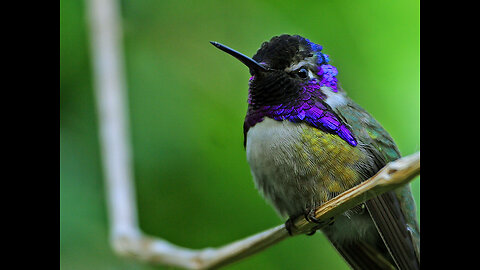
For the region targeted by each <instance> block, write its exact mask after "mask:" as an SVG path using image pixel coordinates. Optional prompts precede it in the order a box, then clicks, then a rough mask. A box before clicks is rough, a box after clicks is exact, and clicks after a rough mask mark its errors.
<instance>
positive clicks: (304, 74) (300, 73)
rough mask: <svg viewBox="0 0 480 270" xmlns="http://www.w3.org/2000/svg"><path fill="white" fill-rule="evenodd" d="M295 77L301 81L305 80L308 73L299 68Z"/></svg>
mask: <svg viewBox="0 0 480 270" xmlns="http://www.w3.org/2000/svg"><path fill="white" fill-rule="evenodd" d="M297 75H298V77H300V78H302V79H305V78H307V76H308V71H307V70H306V69H305V68H301V69H300V70H299V71H298V72H297Z"/></svg>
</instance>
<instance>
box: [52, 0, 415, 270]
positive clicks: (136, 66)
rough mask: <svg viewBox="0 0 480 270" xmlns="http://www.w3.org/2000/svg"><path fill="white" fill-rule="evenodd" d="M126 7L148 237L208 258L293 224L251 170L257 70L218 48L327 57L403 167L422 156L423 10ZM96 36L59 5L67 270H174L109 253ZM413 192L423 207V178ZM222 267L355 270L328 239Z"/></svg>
mask: <svg viewBox="0 0 480 270" xmlns="http://www.w3.org/2000/svg"><path fill="white" fill-rule="evenodd" d="M120 5H121V12H122V23H123V30H124V40H123V42H124V44H123V46H124V50H125V51H124V54H125V62H126V81H127V83H128V106H129V113H130V114H129V117H130V120H129V121H130V126H131V130H130V135H131V139H132V141H131V142H132V147H133V166H134V174H135V185H136V189H137V190H136V194H137V200H138V212H139V221H140V226H141V228H142V230H143V231H144V232H146V233H148V234H151V235H154V236H159V237H163V238H165V239H167V240H169V241H171V242H173V243H175V244H178V245H182V246H186V247H190V248H203V247H207V246H220V245H223V244H226V243H229V242H231V241H234V240H237V239H239V238H243V237H246V236H249V235H251V234H254V233H256V232H259V231H262V230H265V229H267V228H270V227H273V226H275V225H278V224H280V223H281V222H283V221H282V220H281V219H280V218H279V217H277V216H276V214H275V212H274V211H273V210H272V209H271V207H270V206H269V205H267V204H266V203H265V201H264V200H263V199H262V198H261V196H260V195H259V194H258V192H257V191H256V190H255V188H254V185H253V182H252V178H251V175H250V171H249V167H248V164H247V163H246V160H245V150H244V148H243V134H242V125H243V119H244V115H245V112H246V108H247V104H246V100H247V87H248V86H247V82H248V78H249V74H248V70H247V69H246V68H245V67H244V66H243V65H242V64H241V63H239V62H238V61H236V60H235V59H233V58H232V57H230V56H228V55H226V54H224V53H222V52H220V51H219V50H217V49H215V48H214V47H213V46H212V45H210V44H209V42H208V41H210V40H214V41H218V42H221V43H224V44H226V45H228V46H230V47H232V48H235V49H237V50H239V51H241V52H243V53H245V54H246V55H249V56H252V55H253V54H254V53H255V52H256V50H257V49H258V48H259V46H260V44H261V43H262V42H264V41H267V40H269V39H270V38H271V37H272V36H274V35H279V34H283V33H289V34H300V35H302V36H304V37H307V38H309V39H310V40H312V41H314V42H316V43H319V44H321V45H323V47H324V52H326V53H327V54H329V55H330V58H331V61H332V62H331V63H332V64H333V65H335V66H336V67H337V68H338V70H339V75H338V78H339V80H340V82H341V84H342V86H343V87H344V88H345V89H346V91H347V92H348V93H349V95H350V96H351V97H352V98H353V99H354V100H356V101H357V102H358V103H359V104H360V105H361V106H362V107H364V108H365V109H367V110H368V111H369V112H370V113H371V114H372V115H373V116H374V117H375V118H376V119H377V120H379V121H380V123H382V124H383V126H384V127H385V128H386V129H387V130H388V131H389V132H390V134H391V135H392V137H393V138H394V139H395V140H396V142H397V144H398V147H399V149H400V151H401V152H402V154H403V155H408V154H412V153H414V152H416V151H418V150H419V149H420V145H419V142H420V139H419V136H420V117H419V114H420V113H419V107H420V102H419V99H420V89H419V88H420V26H419V24H420V12H419V11H420V4H419V1H418V0H415V1H373V0H367V1H304V2H295V1H278V0H255V1H254V0H243V1H235V2H229V1H210V0H203V1H178V0H175V1H173V0H167V1H153V0H135V1H131V0H130V1H127V0H124V1H120ZM87 26H88V25H87V16H86V5H85V2H84V1H80V0H60V113H61V117H60V267H61V268H62V269H65V270H67V269H171V268H169V267H162V266H152V265H147V264H144V263H141V262H137V261H133V260H130V259H125V258H120V257H117V256H116V255H115V254H114V253H113V252H112V250H111V248H110V246H109V242H108V220H107V213H106V207H105V206H106V203H105V190H104V183H103V177H102V173H103V172H102V167H101V157H100V151H99V138H98V129H97V123H98V122H97V118H96V117H97V115H96V106H95V99H94V92H93V89H92V85H93V80H92V67H91V64H92V61H91V59H90V55H91V53H90V50H89V49H90V45H89V33H88V27H87ZM412 190H413V192H414V195H415V199H416V201H417V207H418V208H419V207H420V198H419V192H420V187H419V178H417V179H416V180H414V181H413V182H412ZM419 213H420V212H418V214H419ZM225 268H226V269H249V270H250V269H348V267H347V266H346V264H345V263H344V262H343V260H342V259H341V258H340V257H339V256H338V255H337V254H336V252H335V250H334V249H333V248H332V247H331V246H330V244H329V243H328V242H327V240H326V239H325V237H324V236H323V235H321V234H320V233H317V234H316V235H315V236H312V237H307V236H299V237H295V238H293V239H289V240H286V241H283V242H281V243H279V244H277V245H275V246H273V247H271V248H269V249H267V250H265V251H264V252H261V253H259V254H257V255H254V256H253V257H249V258H247V259H244V260H243V261H240V262H237V263H235V264H233V265H229V266H227V267H225Z"/></svg>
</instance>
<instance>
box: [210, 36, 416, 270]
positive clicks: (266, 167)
mask: <svg viewBox="0 0 480 270" xmlns="http://www.w3.org/2000/svg"><path fill="white" fill-rule="evenodd" d="M210 43H211V44H212V45H214V46H215V47H217V48H218V49H220V50H222V51H224V52H226V53H228V54H230V55H231V56H233V57H235V58H236V59H238V60H239V61H240V62H242V63H243V64H244V65H246V66H247V67H248V68H249V71H250V75H251V77H250V79H249V83H248V86H249V89H248V100H247V103H248V108H247V113H246V116H245V121H244V124H243V132H244V147H245V148H246V156H247V161H248V164H249V165H250V169H251V173H252V176H253V180H254V183H255V186H256V188H257V189H258V190H259V192H260V193H261V194H262V195H263V197H264V198H265V199H266V200H267V201H268V202H269V203H270V204H271V205H272V206H273V207H274V209H275V210H276V211H277V213H278V214H279V215H280V216H282V217H283V218H286V219H288V220H287V222H286V227H287V229H289V227H288V226H287V225H289V221H292V220H293V219H295V218H297V217H299V216H302V215H303V216H305V217H306V218H307V220H309V221H311V222H316V221H318V220H316V219H315V218H314V215H313V213H314V210H315V209H316V208H317V207H319V206H321V205H322V204H323V203H325V202H327V201H328V200H330V199H332V198H334V197H335V196H337V195H339V194H340V193H342V192H344V191H346V190H348V189H350V188H352V187H354V186H356V185H358V184H360V183H361V182H362V181H365V180H367V179H368V178H370V177H372V176H373V175H374V174H375V173H376V172H378V171H379V170H380V169H381V168H383V167H384V166H385V165H386V164H387V163H388V162H390V161H393V160H395V159H398V158H400V156H401V155H400V152H399V150H398V148H397V146H396V144H395V142H394V141H393V139H392V137H391V136H390V135H389V134H388V132H387V131H386V130H385V129H384V128H383V127H382V126H381V125H380V124H379V123H378V122H377V121H376V120H375V119H374V118H373V117H372V116H371V115H370V114H369V113H368V112H367V111H365V110H364V109H363V108H362V107H360V106H359V105H358V104H357V103H355V102H354V101H353V100H352V99H350V98H349V97H348V96H347V94H346V92H345V90H344V89H343V88H342V87H341V85H340V83H339V81H338V80H337V75H338V70H337V68H336V67H335V66H333V65H331V64H330V57H329V55H327V54H325V53H324V52H323V47H322V46H321V45H319V44H316V43H313V42H311V41H310V40H309V39H307V38H304V37H301V36H299V35H287V34H283V35H279V36H274V37H272V38H271V39H270V40H269V41H266V42H264V43H263V44H262V45H261V47H260V48H259V49H258V51H257V52H256V53H255V55H254V56H253V57H252V58H250V57H248V56H246V55H244V54H242V53H239V52H237V51H235V50H233V49H231V48H229V47H227V46H225V45H223V44H220V43H218V42H212V41H211V42H210ZM290 226H291V223H290ZM318 228H319V229H320V230H321V231H322V232H323V233H324V235H325V236H326V237H327V238H328V240H329V241H330V242H331V244H332V245H333V246H334V248H335V249H336V250H337V251H338V252H339V254H340V255H341V256H342V257H343V258H344V259H345V261H346V262H347V263H348V264H349V265H350V267H351V268H352V269H402V270H407V269H419V267H420V251H419V247H420V240H419V239H420V231H419V226H418V222H417V220H416V207H415V202H414V199H413V196H412V193H411V190H410V186H409V185H405V186H403V187H401V188H398V189H396V190H393V191H390V192H387V193H384V194H382V195H380V196H377V197H375V198H373V199H370V200H368V201H366V202H364V203H362V204H360V205H358V206H356V207H354V208H352V209H350V210H348V211H346V212H345V213H343V214H341V215H339V216H336V217H335V219H334V221H333V222H331V223H330V225H327V226H321V227H320V226H318ZM314 232H315V229H314V231H312V233H311V234H313V233H314Z"/></svg>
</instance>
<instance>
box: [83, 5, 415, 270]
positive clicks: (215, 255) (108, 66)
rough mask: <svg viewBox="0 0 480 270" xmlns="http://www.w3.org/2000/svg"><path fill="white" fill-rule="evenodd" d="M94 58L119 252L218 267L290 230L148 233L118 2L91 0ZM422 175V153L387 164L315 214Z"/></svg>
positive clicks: (302, 223) (303, 228)
mask: <svg viewBox="0 0 480 270" xmlns="http://www.w3.org/2000/svg"><path fill="white" fill-rule="evenodd" d="M87 2H88V6H89V16H90V33H91V44H92V46H91V47H92V59H93V62H94V72H95V73H94V75H95V76H94V78H95V93H96V96H97V107H98V117H99V126H100V127H99V128H100V140H101V142H100V144H101V147H102V149H101V150H102V157H103V167H104V173H105V181H106V188H107V197H108V200H107V201H108V204H107V207H108V213H109V221H110V237H111V242H112V246H113V248H114V250H115V251H116V252H117V253H118V254H119V255H121V256H126V257H132V258H135V259H138V260H141V261H145V262H149V263H156V264H163V265H171V266H177V267H182V268H186V269H207V268H214V267H220V266H223V265H226V264H229V263H232V262H235V261H238V260H240V259H242V258H245V257H247V256H250V255H252V254H255V253H257V252H259V251H261V250H263V249H265V248H267V247H269V246H272V245H274V244H276V243H278V242H279V241H282V240H283V239H285V238H287V237H288V236H289V234H288V233H287V231H286V230H285V226H284V225H283V224H282V225H279V226H277V227H275V228H272V229H269V230H266V231H264V232H261V233H258V234H255V235H253V236H250V237H247V238H245V239H242V240H238V241H236V242H233V243H230V244H228V245H225V246H223V247H219V248H205V249H201V250H192V249H188V248H184V247H180V246H176V245H174V244H172V243H169V242H168V241H166V240H164V239H161V238H156V237H152V236H148V235H145V234H143V233H142V232H141V230H140V229H139V227H138V220H137V212H136V209H137V208H136V201H135V196H134V194H135V192H134V185H133V176H132V171H133V168H132V163H131V151H130V143H129V136H128V132H127V131H128V120H127V119H128V118H127V116H128V114H127V111H128V110H127V107H126V104H127V103H126V100H125V92H126V83H125V81H124V80H123V78H125V76H124V74H123V57H122V56H123V55H122V50H121V42H120V41H121V27H120V26H121V25H120V23H119V14H118V6H117V2H116V1H115V0H89V1H87ZM419 173H420V153H419V152H417V153H416V154H413V155H411V156H408V157H404V158H401V159H399V160H397V161H394V162H392V163H389V164H388V165H387V166H386V167H385V168H383V169H382V170H381V171H379V172H378V173H377V174H376V175H375V176H374V177H372V178H370V179H369V180H367V181H365V182H363V183H362V184H360V185H358V186H356V187H354V188H352V189H350V190H347V191H346V192H344V193H342V194H340V195H339V196H337V197H336V198H334V199H332V200H330V201H328V202H326V203H325V204H323V205H322V206H321V207H320V208H318V209H317V210H316V212H315V215H316V217H317V218H318V219H319V220H325V221H327V220H329V218H330V217H334V216H336V215H339V214H341V213H343V212H345V211H346V210H348V209H350V208H352V207H354V206H355V205H357V204H359V203H361V202H363V201H366V200H368V199H370V198H373V197H374V196H378V195H380V194H382V193H384V192H387V191H389V190H392V189H395V188H397V187H399V186H401V185H405V184H407V183H408V182H409V181H410V180H411V179H413V178H414V177H415V176H417V175H418V174H419ZM294 225H295V227H296V229H294V231H293V234H294V235H298V234H302V233H306V232H310V230H311V228H312V227H313V226H314V225H315V224H310V223H309V222H308V221H306V220H305V219H304V218H299V219H298V220H295V221H294Z"/></svg>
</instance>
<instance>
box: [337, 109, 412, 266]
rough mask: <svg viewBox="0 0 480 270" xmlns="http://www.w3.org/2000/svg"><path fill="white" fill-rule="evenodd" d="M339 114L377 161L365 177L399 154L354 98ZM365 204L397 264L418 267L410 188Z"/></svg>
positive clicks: (386, 135)
mask: <svg viewBox="0 0 480 270" xmlns="http://www.w3.org/2000/svg"><path fill="white" fill-rule="evenodd" d="M340 111H341V113H340ZM337 113H338V114H339V115H341V117H342V118H343V119H344V121H345V122H346V123H348V124H349V126H350V127H351V130H352V131H353V133H354V134H355V136H356V138H357V140H358V141H360V144H359V145H360V146H361V147H364V148H365V149H366V150H367V151H368V152H369V153H370V155H371V156H372V158H373V160H374V164H373V165H372V166H371V168H366V169H365V171H364V174H365V176H366V178H365V180H366V179H368V178H369V177H371V176H373V175H374V174H375V173H376V172H377V171H378V170H380V169H381V168H383V167H384V166H385V165H386V164H387V163H388V162H389V161H393V160H395V159H398V158H399V157H400V152H399V151H398V148H397V147H396V145H395V143H394V142H393V139H392V138H391V137H390V135H389V134H388V133H387V132H386V131H385V130H384V129H383V128H382V127H381V125H380V124H379V123H378V122H377V121H376V120H375V119H374V118H373V117H371V116H370V115H369V114H368V113H367V112H366V111H365V110H363V109H362V108H361V107H359V106H358V105H356V104H354V103H353V101H351V102H350V103H348V104H347V105H345V106H344V107H342V109H341V110H338V111H337ZM346 119H348V120H349V121H346ZM365 204H366V206H367V210H368V212H369V214H370V216H371V218H372V220H373V221H374V223H375V226H376V228H377V231H378V232H379V234H380V236H381V237H382V239H383V242H384V244H385V246H386V247H387V248H388V251H389V253H390V255H391V256H392V258H393V260H394V261H395V263H396V264H397V266H398V267H399V268H400V269H419V267H420V254H419V241H418V239H419V238H418V235H419V230H418V223H417V221H416V214H415V207H414V202H413V198H412V195H411V192H410V189H409V187H408V186H407V187H404V188H401V189H399V190H396V191H391V192H387V193H384V194H382V195H381V196H378V197H376V198H374V199H371V200H369V201H367V202H366V203H365ZM337 249H338V248H337Z"/></svg>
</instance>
